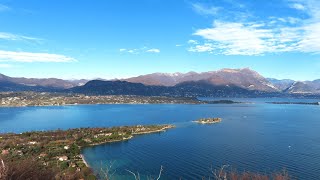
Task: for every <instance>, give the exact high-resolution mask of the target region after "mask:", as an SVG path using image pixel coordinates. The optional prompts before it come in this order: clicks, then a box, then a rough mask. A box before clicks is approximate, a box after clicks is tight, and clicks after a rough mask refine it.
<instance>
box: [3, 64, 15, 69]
mask: <svg viewBox="0 0 320 180" xmlns="http://www.w3.org/2000/svg"><path fill="white" fill-rule="evenodd" d="M12 67H13V66H12V65H11V64H0V68H12Z"/></svg>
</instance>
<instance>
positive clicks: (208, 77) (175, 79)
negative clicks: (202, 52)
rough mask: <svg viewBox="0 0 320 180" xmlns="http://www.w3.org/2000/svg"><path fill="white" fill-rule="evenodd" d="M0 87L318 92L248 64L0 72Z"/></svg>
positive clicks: (155, 92)
mask: <svg viewBox="0 0 320 180" xmlns="http://www.w3.org/2000/svg"><path fill="white" fill-rule="evenodd" d="M0 91H56V92H74V93H85V94H104V95H107V94H108V95H111V94H118V95H120V94H121V95H148V96H151V95H152V96H160V95H161V96H272V95H274V96H277V95H311V94H316V95H318V94H319V95H320V80H314V81H294V80H290V79H284V80H278V79H272V78H265V77H263V76H262V75H260V74H259V73H258V72H256V71H253V70H251V69H249V68H243V69H221V70H218V71H209V72H203V73H197V72H188V73H172V74H170V73H153V74H147V75H141V76H138V77H132V78H127V79H121V80H110V81H104V80H92V81H89V80H84V79H83V80H62V79H56V78H49V79H36V78H13V77H9V76H5V75H2V74H0Z"/></svg>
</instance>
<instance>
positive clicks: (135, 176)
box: [126, 165, 163, 180]
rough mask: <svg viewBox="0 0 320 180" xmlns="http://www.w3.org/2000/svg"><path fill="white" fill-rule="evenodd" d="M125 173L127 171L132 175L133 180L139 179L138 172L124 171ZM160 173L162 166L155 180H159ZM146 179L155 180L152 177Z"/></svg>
mask: <svg viewBox="0 0 320 180" xmlns="http://www.w3.org/2000/svg"><path fill="white" fill-rule="evenodd" d="M126 171H128V172H129V173H130V174H132V175H133V176H134V179H135V180H140V179H141V178H140V174H139V172H137V173H134V172H132V171H130V170H126ZM162 171H163V166H162V165H161V167H160V171H159V175H158V177H157V178H156V180H160V178H161V175H162ZM147 179H148V180H155V178H152V177H147Z"/></svg>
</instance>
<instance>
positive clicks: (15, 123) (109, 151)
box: [0, 99, 320, 179]
mask: <svg viewBox="0 0 320 180" xmlns="http://www.w3.org/2000/svg"><path fill="white" fill-rule="evenodd" d="M233 100H234V99H233ZM235 100H236V101H245V102H254V103H252V104H251V103H248V104H229V105H227V104H225V105H223V104H215V105H168V104H163V105H79V106H59V107H22V108H0V132H1V133H4V132H17V133H19V132H24V131H30V130H50V129H58V128H60V129H67V128H76V127H110V126H120V125H137V124H174V125H176V128H174V129H171V130H168V131H167V132H163V133H156V134H148V135H140V136H136V137H135V138H133V139H131V140H129V141H125V142H117V143H112V144H104V145H99V146H95V147H89V148H85V149H83V154H84V156H85V159H86V160H87V162H88V163H89V165H90V166H91V167H92V168H93V169H94V170H95V171H96V172H100V169H101V168H104V169H105V168H106V167H107V166H110V165H112V167H111V169H110V171H111V172H114V176H113V177H114V178H115V179H128V178H131V179H132V178H133V176H132V175H130V173H129V172H128V171H127V170H130V171H133V172H139V174H140V175H141V176H142V177H146V176H153V177H156V176H157V175H158V173H159V169H160V167H161V166H163V169H164V170H163V174H162V179H179V178H180V177H182V178H183V179H200V178H201V177H203V176H206V177H208V176H209V175H210V174H211V169H218V168H219V167H221V166H222V165H230V167H232V168H234V169H237V170H238V171H240V172H243V171H253V172H259V173H262V174H264V173H272V172H275V171H282V170H283V169H284V168H285V169H286V170H287V171H288V172H289V174H290V175H291V176H292V177H294V178H297V179H320V133H319V127H320V106H313V105H276V104H266V103H264V102H272V101H279V102H281V101H289V100H286V99H235ZM290 101H291V102H292V101H296V102H301V101H303V102H316V101H319V100H301V99H299V100H296V99H295V100H294V99H290ZM203 117H221V118H223V121H222V122H221V123H219V124H213V125H199V124H196V123H193V122H192V121H193V120H196V119H198V118H203Z"/></svg>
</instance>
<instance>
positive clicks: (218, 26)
mask: <svg viewBox="0 0 320 180" xmlns="http://www.w3.org/2000/svg"><path fill="white" fill-rule="evenodd" d="M194 35H197V36H201V37H203V38H204V39H206V40H209V41H212V42H214V43H217V44H218V46H216V48H217V49H218V50H222V53H223V54H227V55H233V54H239V55H240V54H241V55H257V54H261V53H263V52H264V51H266V50H267V49H268V45H270V43H272V42H271V41H270V42H269V41H265V39H272V37H273V34H272V33H271V31H270V30H267V29H262V28H259V24H242V23H225V22H218V21H216V22H214V25H213V28H207V29H200V30H197V31H196V32H195V33H194ZM206 47H208V46H206ZM211 48H213V47H212V46H211ZM199 52H201V51H199Z"/></svg>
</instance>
